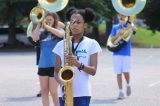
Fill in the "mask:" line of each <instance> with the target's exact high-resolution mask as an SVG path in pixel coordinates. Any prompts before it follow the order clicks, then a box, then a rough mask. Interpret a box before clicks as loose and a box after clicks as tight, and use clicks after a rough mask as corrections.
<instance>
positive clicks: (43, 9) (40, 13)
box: [27, 0, 69, 36]
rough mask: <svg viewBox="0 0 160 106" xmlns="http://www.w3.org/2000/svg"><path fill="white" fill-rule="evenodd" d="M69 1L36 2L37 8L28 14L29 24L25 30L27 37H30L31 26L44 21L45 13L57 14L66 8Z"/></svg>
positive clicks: (43, 0)
mask: <svg viewBox="0 0 160 106" xmlns="http://www.w3.org/2000/svg"><path fill="white" fill-rule="evenodd" d="M68 1H69V0H38V6H36V7H34V8H33V9H32V10H31V12H30V15H29V17H30V20H31V22H30V23H29V25H28V28H27V36H32V30H33V24H35V25H36V24H38V23H40V22H42V21H43V20H44V18H45V17H46V14H47V12H48V11H49V12H58V11H60V10H62V9H63V8H65V7H66V5H67V4H68Z"/></svg>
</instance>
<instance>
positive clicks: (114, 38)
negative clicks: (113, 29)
mask: <svg viewBox="0 0 160 106" xmlns="http://www.w3.org/2000/svg"><path fill="white" fill-rule="evenodd" d="M123 33H124V30H123V29H120V30H119V31H118V32H117V33H116V35H115V36H112V39H111V42H112V43H114V42H115V41H116V40H117V39H119V37H120V36H122V35H123Z"/></svg>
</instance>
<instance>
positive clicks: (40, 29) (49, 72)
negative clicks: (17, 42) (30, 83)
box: [33, 13, 65, 106]
mask: <svg viewBox="0 0 160 106" xmlns="http://www.w3.org/2000/svg"><path fill="white" fill-rule="evenodd" d="M64 35H65V31H64V30H63V29H62V28H59V27H58V16H57V14H56V13H48V14H47V15H46V17H45V20H44V21H43V22H41V23H39V24H38V25H37V27H36V28H35V29H34V30H33V40H34V41H35V42H36V41H38V40H39V42H40V58H39V63H38V75H39V80H40V87H41V94H42V103H43V106H49V104H50V103H49V93H50V94H51V97H52V100H53V104H54V106H59V100H58V97H57V87H58V83H57V82H56V80H55V78H54V66H55V58H56V55H55V54H54V53H53V52H52V49H53V48H54V47H55V46H56V44H57V43H58V42H59V41H60V39H62V38H63V36H64Z"/></svg>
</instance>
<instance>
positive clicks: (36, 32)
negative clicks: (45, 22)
mask: <svg viewBox="0 0 160 106" xmlns="http://www.w3.org/2000/svg"><path fill="white" fill-rule="evenodd" d="M39 29H40V23H39V24H38V25H37V26H36V28H35V29H34V30H33V35H32V38H33V40H34V41H35V42H36V41H38V40H39V35H38V34H39Z"/></svg>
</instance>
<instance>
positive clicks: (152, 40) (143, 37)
mask: <svg viewBox="0 0 160 106" xmlns="http://www.w3.org/2000/svg"><path fill="white" fill-rule="evenodd" d="M132 42H133V45H136V46H138V47H160V32H159V31H156V32H155V33H153V32H152V31H151V30H147V29H143V28H138V31H137V33H136V35H135V36H133V37H132Z"/></svg>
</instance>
